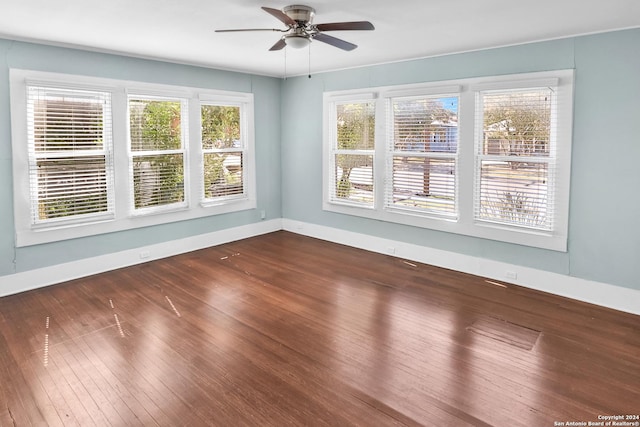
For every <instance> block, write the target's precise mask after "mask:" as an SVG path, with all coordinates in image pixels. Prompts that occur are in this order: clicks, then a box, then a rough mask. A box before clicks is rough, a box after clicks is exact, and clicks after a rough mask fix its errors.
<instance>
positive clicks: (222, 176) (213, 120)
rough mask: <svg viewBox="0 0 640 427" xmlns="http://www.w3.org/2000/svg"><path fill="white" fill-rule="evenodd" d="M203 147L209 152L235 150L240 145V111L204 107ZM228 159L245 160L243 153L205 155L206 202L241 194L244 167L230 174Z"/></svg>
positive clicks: (202, 113)
mask: <svg viewBox="0 0 640 427" xmlns="http://www.w3.org/2000/svg"><path fill="white" fill-rule="evenodd" d="M201 118H202V147H203V148H204V149H205V150H208V149H229V148H234V147H236V146H237V144H239V142H240V137H241V135H240V132H241V130H240V108H239V107H232V106H221V105H204V106H203V107H202V110H201ZM229 156H238V157H239V158H242V153H241V152H240V151H238V152H224V153H219V152H218V153H216V152H214V153H205V155H204V165H203V167H204V191H205V197H206V198H212V197H218V196H224V195H230V194H238V193H242V191H243V190H242V165H239V167H237V166H236V167H235V168H234V169H232V170H229V169H228V168H226V167H225V165H224V162H225V160H226V159H228V158H229Z"/></svg>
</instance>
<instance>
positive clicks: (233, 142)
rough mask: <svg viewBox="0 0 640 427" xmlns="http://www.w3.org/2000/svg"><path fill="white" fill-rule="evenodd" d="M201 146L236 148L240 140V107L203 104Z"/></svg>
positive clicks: (206, 147) (207, 147)
mask: <svg viewBox="0 0 640 427" xmlns="http://www.w3.org/2000/svg"><path fill="white" fill-rule="evenodd" d="M201 117H202V148H204V149H213V148H238V147H240V145H241V142H240V141H241V140H240V107H230V106H221V105H203V106H202V108H201Z"/></svg>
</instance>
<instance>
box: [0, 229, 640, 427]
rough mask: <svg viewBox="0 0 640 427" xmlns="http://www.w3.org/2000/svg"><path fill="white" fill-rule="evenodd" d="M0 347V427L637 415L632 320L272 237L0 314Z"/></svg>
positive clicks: (23, 300) (40, 297) (637, 338)
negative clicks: (15, 426) (12, 426)
mask: <svg viewBox="0 0 640 427" xmlns="http://www.w3.org/2000/svg"><path fill="white" fill-rule="evenodd" d="M47 318H49V324H48V325H49V327H48V328H46V327H45V322H46V319H47ZM45 334H47V337H48V347H47V348H45ZM0 344H1V345H0V383H1V384H2V388H1V389H0V399H1V400H0V402H3V404H2V405H0V425H5V424H8V425H11V424H10V423H13V422H14V421H15V422H16V423H17V424H18V425H44V424H47V425H65V426H66V425H83V426H84V425H145V426H147V425H161V426H165V425H166V426H174V425H214V426H215V425H220V426H227V425H234V426H235V425H247V426H251V425H260V426H268V425H273V426H276V425H277V426H284V425H317V426H321V425H326V426H331V425H345V426H346V425H376V426H392V425H400V426H402V425H404V426H418V425H425V426H430V425H462V426H464V425H468V426H503V425H509V426H530V425H540V426H544V425H553V423H554V421H568V420H569V421H571V420H574V421H597V416H598V415H600V414H620V413H630V414H633V413H637V412H638V410H639V408H637V402H638V401H640V391H639V389H638V387H637V384H638V383H639V382H640V318H639V316H634V315H630V314H626V313H620V312H616V311H614V310H609V309H605V308H602V307H597V306H593V305H590V304H586V303H581V302H577V301H571V300H568V299H565V298H560V297H557V296H552V295H549V294H545V293H543V292H538V291H533V290H530V289H525V288H521V287H518V286H514V285H511V284H508V283H498V284H497V285H496V282H495V281H491V280H490V281H487V279H484V278H481V277H477V276H472V275H468V274H462V273H457V272H453V271H450V270H445V269H440V268H436V267H432V266H428V265H424V264H420V263H415V262H411V261H406V260H402V259H398V258H394V257H390V256H385V255H381V254H374V253H368V252H365V251H361V250H356V249H353V248H349V247H346V246H342V245H336V244H333V243H329V242H324V241H320V240H316V239H311V238H307V237H303V236H299V235H295V234H291V233H286V232H277V233H271V234H268V235H264V236H259V237H256V238H252V239H246V240H241V241H238V242H232V243H229V244H226V245H221V246H218V247H213V248H209V249H204V250H201V251H195V252H191V253H188V254H183V255H179V256H176V257H172V258H168V259H164V260H158V261H155V262H151V263H147V264H142V265H138V266H133V267H129V268H126V269H121V270H116V271H113V272H108V273H104V274H100V275H96V276H93V277H88V278H83V279H78V280H75V281H72V282H69V283H66V284H61V285H58V286H53V287H49V288H45V289H40V290H36V291H31V292H26V293H23V294H19V295H14V296H9V297H4V298H0ZM45 353H47V357H46V358H45ZM602 390H606V392H602ZM4 402H7V403H6V404H4ZM3 405H4V407H3Z"/></svg>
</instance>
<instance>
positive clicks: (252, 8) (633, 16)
mask: <svg viewBox="0 0 640 427" xmlns="http://www.w3.org/2000/svg"><path fill="white" fill-rule="evenodd" d="M288 4H290V3H286V2H283V1H273V0H227V1H222V0H181V1H175V0H172V1H169V0H99V1H98V0H64V1H52V0H0V37H3V38H10V39H17V40H27V41H36V42H45V43H49V44H54V45H62V46H72V47H79V48H84V49H90V50H97V51H105V52H114V53H119V54H125V55H132V56H138V57H144V58H153V59H160V60H166V61H171V62H178V63H187V64H195V65H201V66H206V67H212V68H220V69H227V70H234V71H245V72H250V73H255V74H261V75H268V76H283V75H285V52H286V75H289V76H293V75H300V74H306V73H307V72H308V68H309V53H310V55H311V58H310V59H311V61H310V63H311V71H312V72H321V71H328V70H337V69H344V68H352V67H358V66H363V65H371V64H380V63H387V62H394V61H399V60H406V59H415V58H422V57H428V56H435V55H442V54H447V53H455V52H463V51H469V50H477V49H485V48H491V47H497V46H505V45H513V44H520V43H526V42H531V41H539V40H548V39H555V38H562V37H566V36H573V35H580V34H590V33H598V32H603V31H609V30H616V29H623V28H635V27H640V0H536V1H522V0H520V1H518V0H446V1H445V0H400V1H391V0H384V1H382V0H304V2H303V3H302V4H306V5H308V6H311V7H313V8H315V9H316V17H315V20H314V23H315V24H320V23H328V22H341V21H361V20H362V21H371V22H372V23H373V24H374V25H375V27H376V30H375V31H332V32H331V33H329V34H330V35H332V36H334V37H338V38H342V39H345V40H347V41H350V42H352V43H355V44H357V45H358V46H359V47H358V48H357V49H355V50H353V51H351V52H345V51H342V50H340V49H337V48H335V47H332V46H329V45H327V44H324V43H321V42H318V41H315V42H313V43H312V44H311V48H310V51H309V50H308V49H302V50H294V49H291V48H287V49H284V50H282V51H277V52H270V51H269V50H268V49H269V48H270V47H271V46H272V45H273V44H274V43H275V42H276V41H277V40H278V38H279V37H280V33H276V32H243V33H216V32H214V30H215V29H228V28H284V25H283V24H281V23H280V21H278V20H277V19H276V18H274V17H273V16H271V15H269V14H268V13H266V12H264V11H263V10H261V9H260V7H261V6H267V7H271V8H276V9H281V8H282V7H284V6H286V5H288ZM293 4H300V3H299V2H298V3H293Z"/></svg>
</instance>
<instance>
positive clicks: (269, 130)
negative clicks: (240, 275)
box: [0, 29, 640, 289]
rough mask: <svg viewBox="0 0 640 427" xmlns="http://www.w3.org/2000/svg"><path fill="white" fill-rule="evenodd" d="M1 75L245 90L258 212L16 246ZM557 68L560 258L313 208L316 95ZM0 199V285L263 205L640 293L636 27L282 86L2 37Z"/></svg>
mask: <svg viewBox="0 0 640 427" xmlns="http://www.w3.org/2000/svg"><path fill="white" fill-rule="evenodd" d="M9 68H25V69H32V70H42V71H52V72H62V73H76V74H84V75H89V76H102V77H108V78H118V79H126V80H140V81H149V82H155V83H164V84H176V85H185V86H199V87H205V88H213V89H225V90H236V91H244V92H253V93H254V95H255V108H256V114H255V116H256V160H257V182H258V209H257V210H251V211H245V212H240V213H234V214H229V215H220V216H213V217H208V218H202V219H197V220H192V221H184V222H177V223H172V224H167V225H162V226H155V227H148V228H143V229H138V230H131V231H124V232H119V233H112V234H106V235H101V236H94V237H89V238H82V239H75V240H69V241H65V242H58V243H51V244H46V245H39V246H32V247H27V248H19V249H16V248H15V245H14V226H13V194H12V191H13V186H12V174H11V128H10V111H9V76H8V70H9ZM566 68H575V69H576V81H575V107H574V112H575V118H574V143H573V164H572V182H571V212H570V222H569V251H568V252H567V253H561V252H554V251H547V250H542V249H535V248H529V247H523V246H518V245H512V244H506V243H500V242H494V241H489V240H483V239H478V238H473V237H466V236H460V235H455V234H449V233H443V232H437V231H431V230H426V229H420V228H414V227H408V226H401V225H397V224H390V223H384V222H380V221H372V220H368V219H363V218H358V217H350V216H347V215H340V214H335V213H330V212H325V211H323V210H322V164H321V158H322V93H323V91H329V90H340V89H354V88H359V87H375V86H385V85H394V84H405V83H417V82H425V81H437V80H449V79H455V78H466V77H476V76H487V75H499V74H512V73H519V72H532V71H545V70H554V69H566ZM301 176H304V177H305V179H300V177H301ZM0 201H2V203H0V276H3V275H8V274H11V273H13V272H20V271H27V270H30V269H34V268H38V267H44V266H48V265H53V264H58V263H63V262H69V261H74V260H79V259H83V258H85V257H91V256H97V255H102V254H107V253H112V252H116V251H121V250H126V249H130V248H134V247H139V246H145V245H152V244H156V243H162V242H167V241H171V240H173V239H180V238H184V237H189V236H194V235H197V234H201V233H208V232H212V231H217V230H221V229H225V228H229V227H234V226H240V225H245V224H250V223H254V222H258V221H260V215H259V211H260V210H261V209H264V210H266V212H267V217H268V218H280V217H284V218H289V219H293V220H299V221H305V222H309V223H314V224H319V225H325V226H329V227H335V228H339V229H345V230H351V231H355V232H359V233H364V234H369V235H373V236H378V237H383V238H388V239H394V240H398V241H403V242H407V243H413V244H419V245H423V246H426V247H431V248H436V249H442V250H447V251H452V252H456V253H460V254H467V255H472V256H477V257H484V258H490V259H493V260H497V261H502V262H507V263H512V264H516V265H523V266H527V267H533V268H537V269H541V270H546V271H551V272H556V273H560V274H566V275H570V276H575V277H580V278H584V279H590V280H596V281H600V282H604V283H610V284H614V285H619V286H624V287H628V288H632V289H640V225H639V220H640V29H636V30H628V31H620V32H613V33H606V34H600V35H593V36H587V37H578V38H572V39H564V40H557V41H551V42H544V43H535V44H529V45H522V46H514V47H508V48H501V49H492V50H485V51H479V52H471V53H464V54H458V55H450V56H443V57H437V58H428V59H423V60H416V61H408V62H404V63H395V64H388V65H381V66H375V67H367V68H360V69H353V70H346V71H340V72H333V73H325V74H317V75H314V76H313V77H312V78H311V79H308V78H307V77H299V78H289V79H287V80H286V81H284V82H282V81H281V80H279V79H272V78H268V77H260V76H252V75H247V74H239V73H231V72H224V71H217V70H210V69H205V68H198V67H190V66H184V65H177V64H170V63H163V62H156V61H147V60H141V59H135V58H128V57H122V56H117V55H106V54H100V53H92V52H84V51H78V50H73V49H64V48H56V47H51V46H43V45H36V44H29V43H22V42H12V41H6V40H0ZM14 259H15V263H14Z"/></svg>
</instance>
